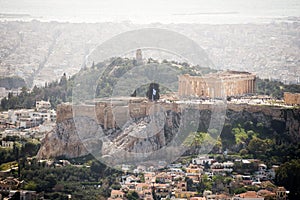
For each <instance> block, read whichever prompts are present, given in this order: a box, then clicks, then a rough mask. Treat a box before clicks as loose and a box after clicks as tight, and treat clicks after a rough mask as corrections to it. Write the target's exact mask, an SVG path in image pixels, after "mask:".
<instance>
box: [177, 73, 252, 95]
mask: <svg viewBox="0 0 300 200" xmlns="http://www.w3.org/2000/svg"><path fill="white" fill-rule="evenodd" d="M178 79H179V86H178V94H179V96H180V97H209V98H225V97H228V96H240V95H244V94H250V93H254V92H255V75H254V74H251V73H249V72H238V71H225V72H220V73H214V74H207V75H204V76H190V75H188V74H185V75H181V76H179V77H178Z"/></svg>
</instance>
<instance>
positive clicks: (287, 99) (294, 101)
mask: <svg viewBox="0 0 300 200" xmlns="http://www.w3.org/2000/svg"><path fill="white" fill-rule="evenodd" d="M284 103H286V104H287V105H300V93H290V92H285V93H284Z"/></svg>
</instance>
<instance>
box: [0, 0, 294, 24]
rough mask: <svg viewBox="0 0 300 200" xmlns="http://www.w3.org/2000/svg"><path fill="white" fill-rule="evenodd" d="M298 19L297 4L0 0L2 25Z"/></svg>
mask: <svg viewBox="0 0 300 200" xmlns="http://www.w3.org/2000/svg"><path fill="white" fill-rule="evenodd" d="M299 17H300V1H299V0H0V20H1V21H5V20H6V21H11V20H14V21H15V20H22V21H30V20H33V19H35V20H39V21H47V22H49V21H59V22H76V23H82V22H87V23H96V22H132V23H137V24H145V23H157V22H159V23H201V24H245V23H270V22H275V21H294V20H298V19H299Z"/></svg>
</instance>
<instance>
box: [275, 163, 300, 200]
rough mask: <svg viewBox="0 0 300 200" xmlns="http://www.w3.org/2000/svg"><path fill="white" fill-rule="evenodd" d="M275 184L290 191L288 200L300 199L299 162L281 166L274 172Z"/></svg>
mask: <svg viewBox="0 0 300 200" xmlns="http://www.w3.org/2000/svg"><path fill="white" fill-rule="evenodd" d="M275 182H276V184H277V185H278V186H284V187H285V188H286V189H287V190H288V191H290V193H289V196H288V197H289V199H300V160H299V159H297V160H291V161H288V162H285V163H284V164H282V165H281V166H280V167H279V168H278V169H277V171H276V177H275Z"/></svg>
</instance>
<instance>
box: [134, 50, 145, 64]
mask: <svg viewBox="0 0 300 200" xmlns="http://www.w3.org/2000/svg"><path fill="white" fill-rule="evenodd" d="M135 57H136V62H137V65H141V64H143V55H142V50H141V49H138V50H136V56H135Z"/></svg>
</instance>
